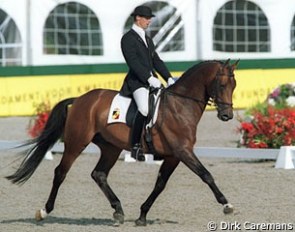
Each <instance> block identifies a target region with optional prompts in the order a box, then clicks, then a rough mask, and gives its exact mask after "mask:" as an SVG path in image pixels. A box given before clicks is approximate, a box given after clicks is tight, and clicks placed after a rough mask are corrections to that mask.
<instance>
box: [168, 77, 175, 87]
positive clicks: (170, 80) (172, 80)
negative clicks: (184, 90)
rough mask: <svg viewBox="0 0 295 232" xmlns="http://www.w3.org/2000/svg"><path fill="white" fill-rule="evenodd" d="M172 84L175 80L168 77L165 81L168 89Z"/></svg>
mask: <svg viewBox="0 0 295 232" xmlns="http://www.w3.org/2000/svg"><path fill="white" fill-rule="evenodd" d="M174 83H175V80H174V79H173V78H172V77H169V78H168V81H167V87H169V86H170V85H173V84H174Z"/></svg>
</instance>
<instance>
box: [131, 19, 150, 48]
mask: <svg viewBox="0 0 295 232" xmlns="http://www.w3.org/2000/svg"><path fill="white" fill-rule="evenodd" d="M132 29H133V30H134V31H135V32H136V33H137V34H138V35H139V36H140V38H141V39H142V40H143V42H144V43H145V45H146V46H147V42H146V39H145V31H144V29H142V28H141V27H139V26H137V25H136V24H135V23H134V24H133V25H132Z"/></svg>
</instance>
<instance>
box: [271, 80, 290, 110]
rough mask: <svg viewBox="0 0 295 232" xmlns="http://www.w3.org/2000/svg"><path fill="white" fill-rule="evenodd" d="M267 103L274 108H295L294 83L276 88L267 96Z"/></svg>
mask: <svg viewBox="0 0 295 232" xmlns="http://www.w3.org/2000/svg"><path fill="white" fill-rule="evenodd" d="M267 103H268V104H269V105H272V106H275V107H276V108H285V107H295V83H292V84H283V85H280V86H278V87H277V88H276V89H274V90H273V91H272V93H270V94H269V95H268V98H267Z"/></svg>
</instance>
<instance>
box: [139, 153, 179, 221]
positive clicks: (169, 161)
mask: <svg viewBox="0 0 295 232" xmlns="http://www.w3.org/2000/svg"><path fill="white" fill-rule="evenodd" d="M178 164H179V160H178V159H176V158H174V157H173V158H172V157H169V158H166V159H165V160H164V162H163V164H162V166H161V168H160V170H159V174H158V178H157V181H156V184H155V187H154V189H153V191H152V193H151V194H150V195H149V197H148V198H147V200H146V201H145V202H144V203H143V204H142V205H141V207H140V216H139V218H138V219H137V220H136V221H135V223H136V225H137V226H145V225H146V215H147V213H148V211H149V210H150V208H151V207H152V205H153V203H154V202H155V200H156V199H157V197H158V196H159V195H160V193H161V192H162V191H163V190H164V188H165V186H166V183H167V181H168V179H169V177H170V176H171V174H172V173H173V171H174V170H175V168H176V167H177V165H178Z"/></svg>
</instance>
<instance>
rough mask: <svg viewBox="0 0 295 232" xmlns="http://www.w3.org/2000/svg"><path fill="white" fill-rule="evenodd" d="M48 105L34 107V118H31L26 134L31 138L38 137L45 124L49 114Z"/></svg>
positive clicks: (41, 104) (42, 104)
mask: <svg viewBox="0 0 295 232" xmlns="http://www.w3.org/2000/svg"><path fill="white" fill-rule="evenodd" d="M50 111H51V109H50V104H49V103H48V102H47V103H40V104H39V105H37V106H36V116H35V117H34V118H32V119H31V120H30V122H29V127H28V134H29V135H30V136H31V137H32V138H35V137H38V136H39V135H40V134H41V133H42V131H43V130H44V127H45V125H46V123H47V120H48V117H49V114H50Z"/></svg>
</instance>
